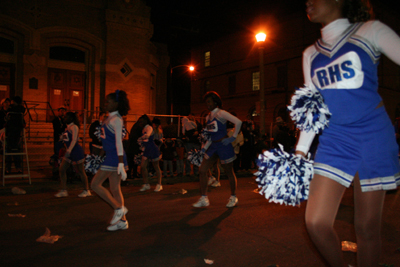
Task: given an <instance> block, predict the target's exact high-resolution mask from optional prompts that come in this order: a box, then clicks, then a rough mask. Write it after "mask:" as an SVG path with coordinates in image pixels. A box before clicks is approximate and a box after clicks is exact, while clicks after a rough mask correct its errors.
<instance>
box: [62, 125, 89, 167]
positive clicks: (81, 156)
mask: <svg viewBox="0 0 400 267" xmlns="http://www.w3.org/2000/svg"><path fill="white" fill-rule="evenodd" d="M74 131H76V132H78V131H79V128H78V126H76V125H75V124H73V123H71V124H69V125H68V126H67V129H66V130H65V132H64V133H63V134H62V140H63V142H64V144H65V145H66V147H67V152H69V153H70V155H69V156H68V157H65V156H64V159H65V160H66V161H68V162H70V163H75V164H79V163H83V162H85V153H84V151H83V148H82V147H81V146H80V145H79V144H78V142H77V140H74V135H73V132H74ZM75 138H76V139H77V136H76V137H75ZM71 146H72V147H71Z"/></svg>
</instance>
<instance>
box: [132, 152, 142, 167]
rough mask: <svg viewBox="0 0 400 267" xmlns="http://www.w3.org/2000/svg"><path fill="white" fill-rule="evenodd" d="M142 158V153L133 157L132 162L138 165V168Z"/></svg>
mask: <svg viewBox="0 0 400 267" xmlns="http://www.w3.org/2000/svg"><path fill="white" fill-rule="evenodd" d="M142 156H143V152H142V153H140V154H137V155H135V157H134V158H133V162H134V163H135V164H136V165H139V166H140V164H142Z"/></svg>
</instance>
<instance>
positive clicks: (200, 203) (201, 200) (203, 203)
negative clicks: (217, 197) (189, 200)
mask: <svg viewBox="0 0 400 267" xmlns="http://www.w3.org/2000/svg"><path fill="white" fill-rule="evenodd" d="M209 205H210V201H209V200H208V196H201V197H200V198H199V200H198V201H197V202H196V203H194V204H193V207H195V208H201V207H207V206H209Z"/></svg>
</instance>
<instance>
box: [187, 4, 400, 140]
mask: <svg viewBox="0 0 400 267" xmlns="http://www.w3.org/2000/svg"><path fill="white" fill-rule="evenodd" d="M375 13H376V15H377V18H378V19H380V20H381V21H383V22H384V23H386V24H387V25H389V26H390V27H392V29H394V30H395V31H398V30H399V29H400V27H399V25H400V24H399V19H398V16H396V12H390V11H388V10H387V8H386V7H385V6H382V5H379V6H377V7H375ZM274 17H275V18H274ZM261 24H262V27H261V26H260V25H261ZM260 29H261V30H263V31H264V32H265V33H266V34H267V38H266V41H265V43H264V44H263V46H262V47H260V44H257V43H256V39H255V35H256V34H257V33H258V31H259V30H260ZM319 37H320V27H319V25H316V24H312V23H311V22H309V21H308V19H307V16H306V14H305V12H304V11H298V12H295V13H292V14H286V15H285V14H271V16H269V17H268V19H267V20H265V23H260V24H259V25H256V26H249V29H247V30H246V31H240V32H237V33H236V34H233V35H230V36H224V37H221V38H220V39H218V40H216V41H214V42H210V43H207V44H204V45H202V46H199V47H196V48H195V49H193V50H192V64H194V65H196V73H195V74H194V79H193V81H192V88H191V110H192V112H193V113H194V114H195V115H196V116H205V115H206V114H208V111H207V109H206V107H205V105H204V102H203V99H202V97H203V95H204V94H205V93H206V92H207V91H216V92H217V93H218V94H220V96H221V97H222V100H223V105H224V106H223V108H224V109H225V110H227V111H229V112H234V113H236V115H237V116H238V117H239V118H240V119H242V120H248V119H252V120H253V121H254V122H255V124H256V125H258V126H259V125H260V56H261V55H260V52H261V54H262V56H263V63H264V64H263V66H264V75H263V77H264V95H265V97H264V98H265V132H266V133H269V132H270V130H271V129H272V126H273V124H274V123H275V120H276V117H278V116H279V117H282V118H283V119H284V120H285V121H286V122H287V123H288V124H289V125H290V124H291V120H290V116H289V113H288V112H287V105H288V104H290V99H291V96H292V94H293V92H294V90H295V88H296V87H301V86H302V85H303V70H302V53H303V51H304V50H305V48H306V47H308V46H309V45H311V44H313V43H314V42H315V41H316V40H317V39H318V38H319ZM379 81H380V84H379V85H380V88H379V92H380V94H381V96H382V97H383V99H384V103H385V107H386V110H387V111H388V113H389V116H390V117H391V119H392V120H394V119H395V118H396V117H399V116H400V84H399V82H400V68H399V66H397V65H396V64H394V63H393V62H391V61H390V60H388V59H387V58H386V57H385V56H384V55H382V58H381V61H380V65H379ZM291 127H293V125H291Z"/></svg>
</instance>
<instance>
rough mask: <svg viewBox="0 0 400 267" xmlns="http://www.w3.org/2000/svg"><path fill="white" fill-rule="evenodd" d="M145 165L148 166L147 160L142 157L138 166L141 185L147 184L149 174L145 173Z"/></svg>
mask: <svg viewBox="0 0 400 267" xmlns="http://www.w3.org/2000/svg"><path fill="white" fill-rule="evenodd" d="M147 164H149V160H148V159H147V158H146V157H142V163H141V165H140V169H141V172H142V176H143V183H144V184H148V183H149V172H148V171H147Z"/></svg>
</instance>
